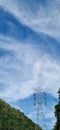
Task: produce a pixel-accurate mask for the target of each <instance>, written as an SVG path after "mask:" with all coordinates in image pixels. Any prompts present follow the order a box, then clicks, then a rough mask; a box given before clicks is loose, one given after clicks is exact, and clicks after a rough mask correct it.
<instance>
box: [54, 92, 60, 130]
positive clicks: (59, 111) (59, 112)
mask: <svg viewBox="0 0 60 130" xmlns="http://www.w3.org/2000/svg"><path fill="white" fill-rule="evenodd" d="M58 94H59V97H58V99H59V102H58V104H57V105H56V106H55V116H56V119H57V121H56V125H55V127H54V129H53V130H60V89H59V91H58Z"/></svg>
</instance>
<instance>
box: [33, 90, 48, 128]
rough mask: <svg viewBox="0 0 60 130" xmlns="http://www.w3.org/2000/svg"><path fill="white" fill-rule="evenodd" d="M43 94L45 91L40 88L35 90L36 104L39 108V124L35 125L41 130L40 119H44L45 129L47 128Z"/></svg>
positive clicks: (37, 116)
mask: <svg viewBox="0 0 60 130" xmlns="http://www.w3.org/2000/svg"><path fill="white" fill-rule="evenodd" d="M42 94H43V92H42V91H41V90H40V89H39V88H37V89H36V90H35V93H34V106H36V108H37V115H36V118H37V125H36V126H35V130H39V124H40V120H41V121H42V124H43V127H44V130H47V127H46V122H45V115H44V111H43V106H42Z"/></svg>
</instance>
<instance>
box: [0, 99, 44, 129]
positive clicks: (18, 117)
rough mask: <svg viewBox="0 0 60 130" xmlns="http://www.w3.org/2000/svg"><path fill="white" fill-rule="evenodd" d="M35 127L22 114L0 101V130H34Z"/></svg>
mask: <svg viewBox="0 0 60 130" xmlns="http://www.w3.org/2000/svg"><path fill="white" fill-rule="evenodd" d="M35 126H36V125H35V123H33V122H32V121H31V120H30V119H28V118H27V117H26V116H25V115H24V113H22V112H20V111H19V110H16V109H15V108H12V107H11V106H10V105H9V104H7V103H6V102H4V101H3V100H2V99H0V130H35ZM39 130H42V129H41V128H39Z"/></svg>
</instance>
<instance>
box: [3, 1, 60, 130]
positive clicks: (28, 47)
mask: <svg viewBox="0 0 60 130" xmlns="http://www.w3.org/2000/svg"><path fill="white" fill-rule="evenodd" d="M37 87H39V88H40V89H41V90H42V92H45V93H46V100H47V106H46V105H45V103H44V98H43V96H44V95H43V94H42V99H43V101H42V104H43V110H44V113H45V118H46V125H47V128H48V130H51V129H52V127H53V125H54V122H55V117H54V105H55V104H56V103H57V91H58V89H59V87H60V1H59V0H0V98H2V99H4V100H6V101H7V102H8V103H10V104H11V105H12V106H14V107H16V108H19V109H20V110H21V111H23V112H24V113H25V114H26V115H27V116H28V117H29V118H31V119H32V120H33V121H35V122H36V108H35V107H34V101H33V93H34V91H35V89H36V88H37ZM40 125H41V126H42V127H44V126H43V124H42V123H41V124H40ZM44 130H45V129H44Z"/></svg>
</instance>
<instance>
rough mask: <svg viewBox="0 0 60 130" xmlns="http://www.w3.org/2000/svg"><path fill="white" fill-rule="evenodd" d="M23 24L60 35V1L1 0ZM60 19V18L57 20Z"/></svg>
mask: <svg viewBox="0 0 60 130" xmlns="http://www.w3.org/2000/svg"><path fill="white" fill-rule="evenodd" d="M0 5H1V6H4V7H5V8H6V9H8V10H9V11H10V12H12V14H14V15H15V17H17V18H18V19H19V20H20V21H21V22H22V23H23V24H25V25H27V26H29V27H31V28H32V29H34V30H35V31H37V32H43V33H46V34H49V35H52V36H55V37H56V36H57V37H58V38H59V35H60V1H59V0H58V1H57V0H53V1H46V2H44V0H43V2H42V1H40V0H37V1H33V0H31V1H27V0H17V1H16V0H9V1H8V0H0ZM57 19H58V20H57Z"/></svg>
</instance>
